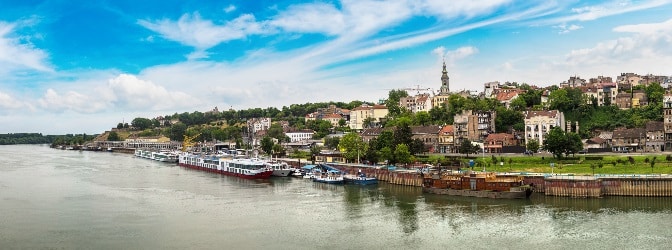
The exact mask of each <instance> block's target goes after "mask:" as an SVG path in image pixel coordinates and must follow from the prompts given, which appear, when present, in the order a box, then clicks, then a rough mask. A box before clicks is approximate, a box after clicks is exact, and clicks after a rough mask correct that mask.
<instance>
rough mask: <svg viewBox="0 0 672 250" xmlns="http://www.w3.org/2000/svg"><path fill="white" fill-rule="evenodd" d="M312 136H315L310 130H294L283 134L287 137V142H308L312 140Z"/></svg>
mask: <svg viewBox="0 0 672 250" xmlns="http://www.w3.org/2000/svg"><path fill="white" fill-rule="evenodd" d="M313 134H315V131H312V130H310V129H303V130H296V131H290V132H287V133H285V135H287V136H288V137H289V142H299V141H305V140H310V139H312V138H313Z"/></svg>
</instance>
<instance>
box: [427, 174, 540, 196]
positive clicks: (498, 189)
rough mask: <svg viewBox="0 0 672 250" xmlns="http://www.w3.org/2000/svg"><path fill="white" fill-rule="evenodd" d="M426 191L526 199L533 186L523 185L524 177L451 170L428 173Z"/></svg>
mask: <svg viewBox="0 0 672 250" xmlns="http://www.w3.org/2000/svg"><path fill="white" fill-rule="evenodd" d="M422 191H423V192H425V193H433V194H443V195H456V196H471V197H482V198H502V199H526V198H529V197H530V195H531V194H532V189H531V187H529V186H527V185H523V177H522V176H516V175H504V174H500V175H498V174H495V173H461V172H449V173H441V174H428V175H426V176H425V177H424V179H423V187H422Z"/></svg>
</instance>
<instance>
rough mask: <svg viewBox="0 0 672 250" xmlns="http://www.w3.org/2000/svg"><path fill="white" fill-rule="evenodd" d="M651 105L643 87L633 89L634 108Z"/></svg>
mask: <svg viewBox="0 0 672 250" xmlns="http://www.w3.org/2000/svg"><path fill="white" fill-rule="evenodd" d="M646 105H649V98H648V96H647V95H646V92H645V91H644V90H643V89H636V90H633V91H632V105H631V107H633V108H639V107H643V106H646Z"/></svg>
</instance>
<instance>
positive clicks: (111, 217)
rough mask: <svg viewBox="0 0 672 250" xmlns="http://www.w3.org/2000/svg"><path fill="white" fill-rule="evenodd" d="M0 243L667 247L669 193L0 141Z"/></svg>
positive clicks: (671, 237) (671, 218) (671, 240)
mask: <svg viewBox="0 0 672 250" xmlns="http://www.w3.org/2000/svg"><path fill="white" fill-rule="evenodd" d="M0 159H2V162H3V163H2V164H1V165H0V202H1V203H0V215H1V216H0V248H2V249H15V248H20V249H24V248H29V249H35V248H59V249H60V248H65V249H73V248H74V249H81V248H84V249H367V248H371V249H446V248H458V249H464V248H467V247H469V248H478V249H491V248H495V247H497V248H504V249H523V248H524V249H529V248H543V249H595V248H597V249H667V248H669V246H672V227H671V225H672V224H671V223H672V213H671V211H672V209H671V205H672V199H670V198H645V197H607V198H601V199H573V198H561V197H546V196H543V195H534V196H533V197H532V198H531V199H529V200H490V199H480V198H467V197H448V196H439V195H427V194H423V193H422V192H421V190H420V189H419V188H416V187H405V186H398V185H387V184H385V183H381V184H379V185H378V186H376V187H359V186H333V185H328V184H318V183H312V182H310V181H305V180H303V179H292V178H279V179H271V180H267V181H254V180H243V179H238V178H234V177H228V176H220V175H217V174H212V173H205V172H199V171H195V170H190V169H185V168H180V167H177V166H175V165H169V164H165V163H160V162H155V161H150V160H146V159H138V158H134V157H133V156H132V155H127V154H114V153H105V152H79V151H63V150H55V149H50V148H48V147H47V146H35V145H18V146H0Z"/></svg>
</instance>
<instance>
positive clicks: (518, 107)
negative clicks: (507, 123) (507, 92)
mask: <svg viewBox="0 0 672 250" xmlns="http://www.w3.org/2000/svg"><path fill="white" fill-rule="evenodd" d="M509 108H510V109H511V110H514V111H524V110H525V109H527V103H526V102H525V99H523V97H521V96H519V97H516V98H515V99H513V100H512V101H511V104H510V106H509Z"/></svg>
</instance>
